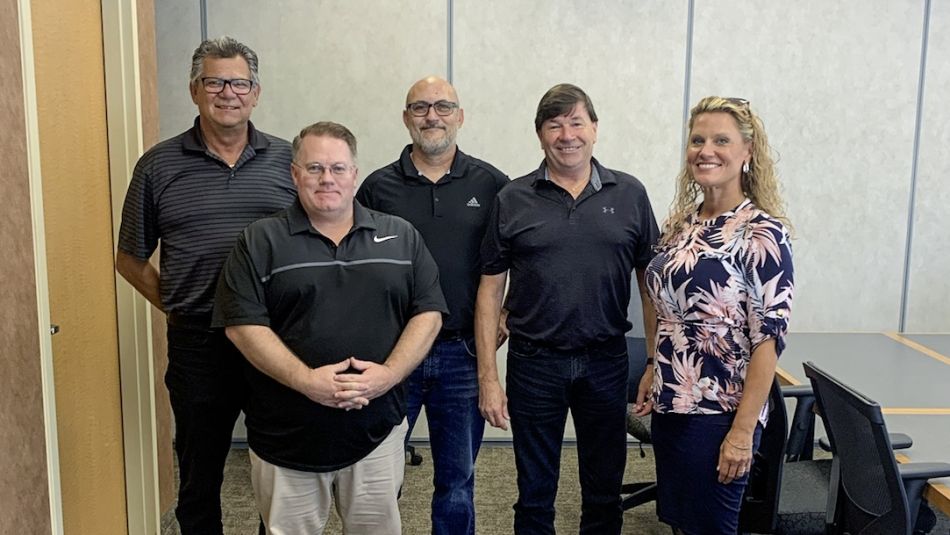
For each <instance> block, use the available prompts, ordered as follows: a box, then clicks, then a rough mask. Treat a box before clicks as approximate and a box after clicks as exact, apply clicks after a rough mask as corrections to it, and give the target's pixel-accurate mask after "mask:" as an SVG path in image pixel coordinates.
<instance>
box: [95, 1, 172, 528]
mask: <svg viewBox="0 0 950 535" xmlns="http://www.w3.org/2000/svg"><path fill="white" fill-rule="evenodd" d="M137 17H138V14H137V6H136V2H135V0H102V42H103V61H104V67H105V87H106V117H107V129H108V133H109V135H108V137H109V179H110V185H111V191H112V227H113V243H118V236H119V223H120V222H121V216H122V204H123V200H124V199H125V193H126V191H127V190H128V186H129V181H130V179H131V176H132V171H133V169H134V168H135V163H136V162H137V161H138V159H139V157H140V156H141V155H142V148H143V135H142V106H141V102H142V101H141V86H140V80H141V78H140V76H139V56H138V18H137ZM116 310H117V317H116V326H117V329H118V339H119V380H120V391H121V394H122V429H123V431H122V437H123V445H124V451H125V492H126V508H127V514H128V527H129V533H155V534H157V533H160V530H161V511H160V508H159V490H158V447H157V441H156V440H157V439H156V437H157V433H156V422H155V377H154V367H153V362H154V356H153V353H152V343H151V340H152V328H151V325H152V307H151V305H150V304H149V302H148V301H147V300H146V299H145V298H144V297H142V296H141V294H139V293H138V292H137V291H135V289H134V288H132V286H131V285H130V284H128V283H127V282H126V281H125V280H123V279H122V278H121V277H119V276H116Z"/></svg>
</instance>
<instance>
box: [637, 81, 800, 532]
mask: <svg viewBox="0 0 950 535" xmlns="http://www.w3.org/2000/svg"><path fill="white" fill-rule="evenodd" d="M778 189H779V188H778V179H777V177H776V176H775V170H774V165H773V161H772V157H771V156H770V149H769V145H768V139H767V138H766V135H765V130H764V128H763V126H762V122H761V120H759V118H758V117H757V116H756V115H755V114H754V113H753V112H752V109H751V107H750V106H749V103H748V101H746V100H743V99H734V98H722V97H707V98H704V99H702V100H701V101H700V102H699V104H697V105H696V107H694V108H693V109H692V112H691V114H690V120H689V139H688V143H687V148H686V157H685V162H684V166H683V170H682V171H681V172H680V174H679V177H678V180H677V192H676V200H675V202H674V205H673V208H672V210H671V214H670V217H669V219H668V220H667V221H666V222H665V224H664V228H663V235H662V237H661V238H660V244H659V246H658V247H657V256H656V257H654V258H653V260H652V261H651V262H650V265H649V267H648V268H647V275H646V283H647V290H648V292H649V294H650V298H651V300H652V301H653V305H654V307H655V308H656V313H657V336H656V355H655V361H654V362H650V363H649V364H648V366H647V373H644V375H643V379H642V380H641V382H640V388H639V393H638V396H637V406H636V411H637V413H638V414H641V415H644V414H647V413H648V412H650V411H651V410H652V411H653V413H654V414H653V418H652V437H653V442H654V451H655V454H656V470H657V484H658V499H657V515H658V516H659V517H660V520H662V521H663V522H666V523H667V524H670V525H671V526H672V527H673V528H674V531H676V532H678V533H684V534H700V533H702V534H713V533H722V534H730V535H734V534H735V533H736V530H737V524H738V518H739V506H740V504H741V501H742V494H743V492H744V490H745V486H746V483H747V481H748V472H749V468H750V466H751V464H752V455H753V452H754V451H755V449H756V448H757V447H758V440H759V436H760V434H761V430H762V427H763V426H764V425H765V424H766V421H765V416H766V415H767V411H766V410H765V409H766V408H767V407H766V403H767V398H768V392H769V388H770V386H771V384H772V377H773V375H774V373H775V365H776V362H777V360H778V356H779V355H780V354H781V352H782V350H783V349H784V347H785V335H786V332H787V329H788V319H789V312H790V308H791V302H792V291H793V277H792V252H791V247H790V244H789V233H788V221H787V219H786V218H785V214H784V209H783V203H782V200H781V198H780V196H779V191H778ZM651 360H652V359H651Z"/></svg>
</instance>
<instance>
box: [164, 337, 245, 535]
mask: <svg viewBox="0 0 950 535" xmlns="http://www.w3.org/2000/svg"><path fill="white" fill-rule="evenodd" d="M243 361H244V357H243V356H242V355H241V353H240V352H239V351H238V350H237V348H235V347H234V345H233V344H231V342H230V341H229V340H228V339H227V337H225V335H224V331H223V330H220V329H218V330H211V329H207V328H202V327H200V326H175V325H172V324H169V325H168V371H167V372H166V373H165V385H166V386H167V387H168V394H169V397H170V398H171V405H172V411H173V412H174V414H175V453H176V454H177V455H178V467H179V475H180V484H179V487H178V505H177V506H176V507H175V516H176V517H177V518H178V525H179V526H181V533H182V535H189V534H202V535H206V534H219V533H222V529H223V528H222V525H221V482H222V480H223V479H224V463H225V461H226V460H227V457H228V452H229V451H230V450H231V435H232V433H233V431H234V422H235V421H236V420H237V417H238V414H239V413H240V412H241V408H242V407H243V406H244V402H245V399H246V395H247V386H246V382H245V379H244V373H243Z"/></svg>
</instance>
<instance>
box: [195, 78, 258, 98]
mask: <svg viewBox="0 0 950 535" xmlns="http://www.w3.org/2000/svg"><path fill="white" fill-rule="evenodd" d="M226 85H229V86H231V91H233V92H234V94H235V95H246V94H248V93H250V92H251V89H254V80H248V79H247V78H231V79H228V78H216V77H214V76H205V77H204V78H201V86H202V87H204V88H205V91H207V92H208V93H220V92H222V91H224V86H226Z"/></svg>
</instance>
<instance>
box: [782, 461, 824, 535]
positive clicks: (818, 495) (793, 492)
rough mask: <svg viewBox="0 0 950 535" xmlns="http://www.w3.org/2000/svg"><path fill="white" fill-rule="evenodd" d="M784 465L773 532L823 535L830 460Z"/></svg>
mask: <svg viewBox="0 0 950 535" xmlns="http://www.w3.org/2000/svg"><path fill="white" fill-rule="evenodd" d="M784 468H785V469H784V473H783V475H782V492H781V494H780V496H779V504H778V525H777V528H776V533H796V534H806V533H814V534H816V535H818V534H823V533H824V532H825V510H826V508H827V506H828V479H829V477H830V474H831V460H830V459H823V460H820V461H801V462H797V463H786V464H785V467H784Z"/></svg>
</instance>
